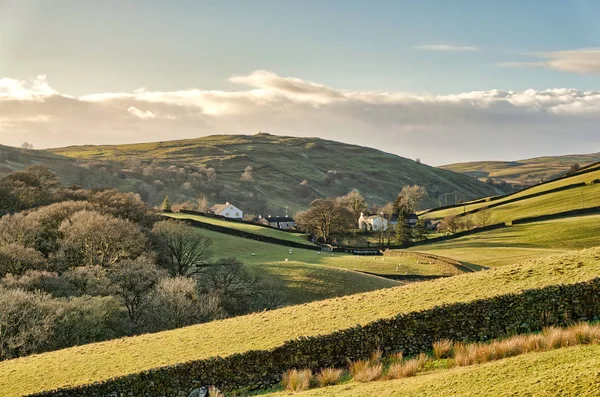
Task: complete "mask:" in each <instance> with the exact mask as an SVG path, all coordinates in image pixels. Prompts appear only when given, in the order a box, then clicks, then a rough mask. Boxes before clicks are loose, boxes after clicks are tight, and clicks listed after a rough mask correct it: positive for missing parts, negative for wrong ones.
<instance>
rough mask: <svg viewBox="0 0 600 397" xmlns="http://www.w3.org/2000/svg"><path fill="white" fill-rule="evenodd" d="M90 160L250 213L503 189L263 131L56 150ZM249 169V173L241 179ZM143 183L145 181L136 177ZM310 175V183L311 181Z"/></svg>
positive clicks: (164, 189) (147, 184)
mask: <svg viewBox="0 0 600 397" xmlns="http://www.w3.org/2000/svg"><path fill="white" fill-rule="evenodd" d="M52 152H53V153H55V154H59V155H62V156H66V157H70V158H75V159H79V160H81V161H84V162H94V161H107V160H110V161H112V162H113V163H112V164H120V169H119V170H118V172H119V173H121V176H122V179H121V181H120V182H119V187H120V188H122V189H126V188H135V189H138V190H140V193H141V194H143V195H144V197H145V198H146V199H147V200H148V201H149V202H150V203H151V204H159V203H160V201H161V200H162V198H163V197H164V196H165V194H169V196H170V197H171V199H172V201H185V200H188V199H195V197H196V195H197V194H198V193H203V194H204V195H206V196H207V197H208V198H209V201H210V202H211V203H214V202H219V201H225V200H228V201H230V202H234V203H236V205H237V206H238V207H240V208H242V209H244V210H245V212H247V213H253V214H262V215H267V214H271V215H282V214H283V212H284V211H285V207H286V206H288V207H289V208H290V211H291V213H294V212H295V211H298V210H301V209H305V208H306V206H307V205H308V203H310V202H311V201H312V200H314V199H315V198H319V197H334V196H341V195H344V194H346V193H348V192H349V191H350V190H352V189H358V190H359V191H360V192H361V193H362V194H363V195H364V196H365V198H366V199H367V201H368V202H369V203H371V204H378V205H382V204H385V203H386V202H389V201H391V200H392V199H393V198H394V197H395V196H396V195H397V193H398V192H399V191H400V189H401V188H402V186H405V185H413V184H419V185H423V186H425V187H426V188H427V189H428V191H429V193H430V196H431V197H432V198H435V200H433V199H432V200H431V202H430V203H429V205H433V204H434V203H436V202H437V197H438V196H439V195H441V194H443V193H449V192H457V193H458V194H459V195H461V196H465V197H467V198H476V197H483V196H488V195H492V194H498V193H499V192H498V191H496V190H495V189H493V188H491V187H490V186H488V185H486V184H484V183H481V182H479V181H477V180H475V179H473V178H470V177H468V176H466V175H462V174H457V173H454V172H452V171H448V170H442V169H439V168H435V167H430V166H427V165H424V164H420V163H419V162H416V161H413V160H410V159H406V158H402V157H399V156H396V155H393V154H389V153H385V152H382V151H379V150H375V149H371V148H367V147H361V146H355V145H349V144H344V143H340V142H334V141H328V140H324V139H319V138H294V137H283V136H275V135H270V134H264V133H259V134H256V135H251V136H250V135H214V136H208V137H202V138H197V139H187V140H178V141H168V142H154V143H140V144H132V145H116V146H73V147H66V148H59V149H52ZM247 167H252V168H251V171H250V172H249V174H247V175H250V177H249V178H245V179H246V180H245V181H242V180H241V176H242V174H243V173H244V172H245V170H246V169H247ZM136 181H138V182H136ZM304 181H305V182H304Z"/></svg>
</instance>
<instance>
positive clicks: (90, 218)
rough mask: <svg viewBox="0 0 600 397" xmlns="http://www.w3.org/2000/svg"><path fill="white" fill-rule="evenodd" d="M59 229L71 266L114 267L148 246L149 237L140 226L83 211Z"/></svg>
mask: <svg viewBox="0 0 600 397" xmlns="http://www.w3.org/2000/svg"><path fill="white" fill-rule="evenodd" d="M59 231H60V232H61V233H62V235H63V238H62V239H61V243H62V244H61V249H62V252H61V254H62V256H61V257H60V258H57V259H59V260H64V261H65V262H66V264H68V265H70V266H82V265H87V266H94V265H100V266H102V267H110V266H112V265H114V264H115V263H117V262H118V261H120V260H122V259H128V258H129V259H134V258H137V257H138V256H139V255H141V254H142V253H143V252H144V251H145V250H146V248H147V239H146V237H145V236H144V234H143V233H142V232H141V231H140V229H139V228H138V226H136V225H135V224H133V223H131V222H129V221H126V220H124V219H118V218H114V217H112V216H110V215H104V214H100V213H98V212H96V211H87V210H84V211H79V212H77V213H75V214H73V216H71V218H70V219H66V220H64V221H63V222H62V224H61V226H60V229H59Z"/></svg>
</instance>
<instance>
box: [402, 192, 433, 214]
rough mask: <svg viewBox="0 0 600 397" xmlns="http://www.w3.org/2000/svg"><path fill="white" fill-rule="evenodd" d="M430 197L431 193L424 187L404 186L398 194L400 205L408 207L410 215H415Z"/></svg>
mask: <svg viewBox="0 0 600 397" xmlns="http://www.w3.org/2000/svg"><path fill="white" fill-rule="evenodd" d="M427 197H429V193H428V192H427V189H426V188H425V187H424V186H419V185H412V186H404V187H402V190H401V191H400V193H399V194H398V200H397V202H398V204H399V205H404V206H406V209H407V210H408V211H410V213H415V212H416V211H417V209H418V208H419V204H420V203H421V202H422V201H423V199H425V198H427Z"/></svg>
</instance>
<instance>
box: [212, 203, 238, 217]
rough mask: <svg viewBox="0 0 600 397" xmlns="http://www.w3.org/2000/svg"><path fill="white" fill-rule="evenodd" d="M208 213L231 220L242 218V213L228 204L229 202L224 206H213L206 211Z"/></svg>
mask: <svg viewBox="0 0 600 397" xmlns="http://www.w3.org/2000/svg"><path fill="white" fill-rule="evenodd" d="M208 212H210V213H212V214H215V215H221V216H224V217H226V218H233V219H242V218H243V217H244V213H243V212H242V210H241V209H239V208H237V207H236V206H235V205H233V204H231V203H229V201H228V202H226V203H225V204H215V205H213V206H212V207H210V208H209V209H208Z"/></svg>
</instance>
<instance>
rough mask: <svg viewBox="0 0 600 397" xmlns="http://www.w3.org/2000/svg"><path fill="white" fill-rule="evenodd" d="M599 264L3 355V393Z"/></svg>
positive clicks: (572, 264) (516, 287)
mask: <svg viewBox="0 0 600 397" xmlns="http://www.w3.org/2000/svg"><path fill="white" fill-rule="evenodd" d="M599 272H600V249H590V250H586V251H582V252H578V253H571V254H568V255H566V256H558V257H553V258H548V259H545V260H534V261H529V262H525V263H521V264H519V265H515V266H505V267H501V268H497V269H494V270H490V271H486V272H477V273H469V274H465V275H461V276H457V277H450V278H446V279H439V280H435V281H428V282H423V283H415V284H410V285H407V286H403V287H397V288H390V289H384V290H379V291H375V292H370V293H364V294H358V295H352V296H347V297H342V298H336V299H331V300H326V301H320V302H313V303H309V304H304V305H301V306H291V307H286V308H283V309H279V310H274V311H269V312H263V313H257V314H252V315H248V316H242V317H236V318H232V319H227V320H222V321H215V322H212V323H208V324H202V325H197V326H192V327H186V328H182V329H178V330H173V331H166V332H161V333H157V334H148V335H142V336H138V337H132V338H124V339H120V340H114V341H109V342H103V343H96V344H91V345H86V346H80V347H74V348H70V349H65V350H61V351H56V352H50V353H45V354H41V355H36V356H31V357H25V358H22V359H16V360H10V361H6V362H3V363H0V396H2V397H8V396H17V395H21V394H24V393H31V392H35V391H39V390H44V389H49V388H54V387H60V386H64V385H77V384H82V383H87V382H92V381H95V380H100V379H107V378H110V377H113V376H119V375H124V374H127V373H131V372H135V371H141V370H145V369H149V368H154V367H159V366H164V365H170V364H174V363H178V362H184V361H187V360H194V359H201V358H206V357H210V356H215V355H221V356H227V355H230V354H233V353H236V352H244V351H247V350H251V349H267V348H272V347H275V346H278V345H280V344H282V343H283V342H284V341H286V340H290V339H294V338H296V337H299V336H302V335H318V334H326V333H328V332H332V331H334V330H338V329H343V328H348V327H351V326H354V325H355V324H367V323H369V322H371V321H374V320H376V319H379V318H384V317H390V316H393V315H395V314H397V313H400V312H409V311H413V310H421V309H426V308H431V307H434V306H437V305H440V304H444V303H452V302H466V301H470V300H473V299H477V298H485V297H489V296H494V295H499V294H505V293H509V292H517V291H521V290H524V289H528V288H536V287H541V286H545V285H550V284H558V283H573V282H578V281H583V280H589V279H591V278H594V277H597V276H598V274H599ZM315 320H318V321H315ZM115 357H118V358H119V359H118V360H116V359H115Z"/></svg>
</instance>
